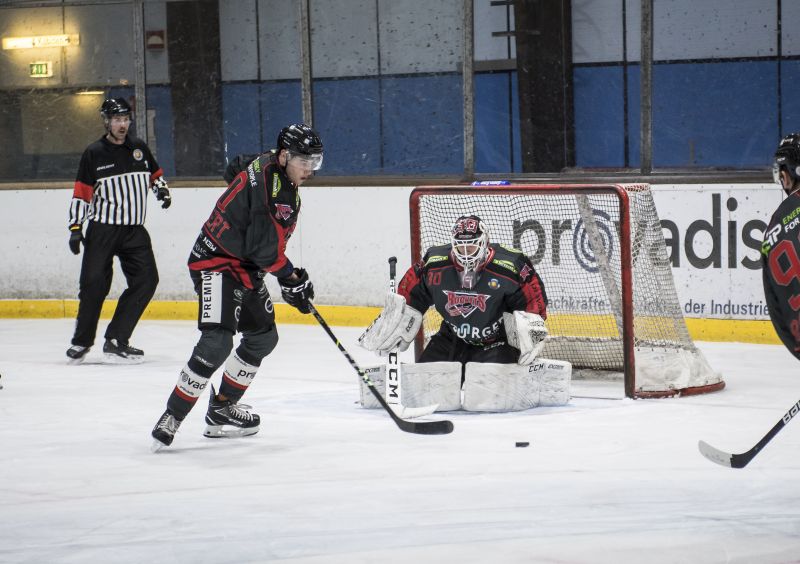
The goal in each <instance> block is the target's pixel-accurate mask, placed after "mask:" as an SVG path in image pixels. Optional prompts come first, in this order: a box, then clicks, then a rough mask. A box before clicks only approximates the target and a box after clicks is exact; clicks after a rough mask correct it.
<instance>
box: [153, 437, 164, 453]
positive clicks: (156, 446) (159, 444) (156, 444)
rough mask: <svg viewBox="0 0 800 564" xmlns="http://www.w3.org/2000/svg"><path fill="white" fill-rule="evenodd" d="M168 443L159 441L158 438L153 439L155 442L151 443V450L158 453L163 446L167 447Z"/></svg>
mask: <svg viewBox="0 0 800 564" xmlns="http://www.w3.org/2000/svg"><path fill="white" fill-rule="evenodd" d="M166 447H167V445H165V444H164V443H162V442H161V441H159V440H158V439H153V444H151V445H150V452H153V453H156V452H158V451H160V450H161V449H162V448H166Z"/></svg>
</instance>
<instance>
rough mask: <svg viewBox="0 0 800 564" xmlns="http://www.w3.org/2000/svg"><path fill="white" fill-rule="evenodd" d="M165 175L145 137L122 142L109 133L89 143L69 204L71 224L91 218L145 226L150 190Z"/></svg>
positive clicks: (100, 221)
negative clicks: (111, 136) (145, 141)
mask: <svg viewBox="0 0 800 564" xmlns="http://www.w3.org/2000/svg"><path fill="white" fill-rule="evenodd" d="M162 175H163V171H162V170H161V167H159V166H158V163H157V162H156V159H155V157H153V154H152V153H151V152H150V149H149V148H148V147H147V145H146V144H145V143H144V141H142V140H141V139H138V138H136V137H131V136H130V135H128V136H126V137H125V142H124V143H122V144H121V145H116V144H114V143H111V142H110V141H109V140H108V139H106V137H105V136H103V137H101V138H100V139H98V140H97V141H95V142H94V143H92V144H91V145H89V146H88V147H87V148H86V150H85V151H84V152H83V156H81V162H80V165H79V166H78V175H77V178H76V179H75V188H74V191H73V195H72V201H71V202H70V207H69V225H80V224H82V223H83V222H84V221H86V220H87V219H91V220H93V221H97V222H99V223H107V224H110V225H143V224H144V220H145V216H146V214H147V192H148V190H153V191H154V192H155V190H154V188H153V181H154V180H155V179H156V178H158V177H159V176H162Z"/></svg>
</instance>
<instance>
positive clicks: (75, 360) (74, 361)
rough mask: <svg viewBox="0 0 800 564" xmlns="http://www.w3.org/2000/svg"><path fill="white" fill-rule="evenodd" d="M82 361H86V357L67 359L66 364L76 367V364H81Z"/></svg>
mask: <svg viewBox="0 0 800 564" xmlns="http://www.w3.org/2000/svg"><path fill="white" fill-rule="evenodd" d="M84 360H86V355H83V356H82V357H80V358H70V357H67V364H71V365H73V366H76V365H78V364H83V361H84Z"/></svg>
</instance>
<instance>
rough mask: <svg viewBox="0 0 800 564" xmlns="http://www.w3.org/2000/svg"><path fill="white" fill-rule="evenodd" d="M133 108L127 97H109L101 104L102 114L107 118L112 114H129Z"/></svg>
mask: <svg viewBox="0 0 800 564" xmlns="http://www.w3.org/2000/svg"><path fill="white" fill-rule="evenodd" d="M131 112H133V110H132V109H131V105H130V104H129V103H128V101H127V100H125V98H109V99H108V100H106V101H105V102H103V105H102V106H100V115H102V116H103V117H104V118H105V119H111V116H129V115H131Z"/></svg>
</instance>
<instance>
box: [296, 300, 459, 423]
mask: <svg viewBox="0 0 800 564" xmlns="http://www.w3.org/2000/svg"><path fill="white" fill-rule="evenodd" d="M309 307H310V309H311V313H313V314H314V317H315V318H316V320H317V322H318V323H319V324H320V325H321V326H322V328H323V329H325V332H326V333H327V334H328V337H330V338H331V341H333V342H334V343H335V344H336V346H337V348H338V349H339V351H340V352H341V353H342V354H343V355H344V357H345V358H346V359H347V361H348V362H349V363H350V366H352V367H353V368H354V369H355V371H356V372H358V375H359V376H361V379H362V380H364V383H365V384H366V385H367V386H368V387H369V390H370V391H371V392H372V395H374V396H375V399H376V400H378V403H379V404H381V407H382V408H383V409H385V410H386V412H387V413H388V414H389V416H390V417H391V418H392V420H393V421H394V422H395V423H396V424H397V426H398V427H400V430H401V431H405V432H406V433H416V434H417V435H446V434H448V433H452V432H453V423H452V422H451V421H446V420H443V421H418V422H417V421H406V420H405V419H401V418H400V417H398V415H397V414H396V413H395V412H394V411H393V410H392V408H391V407H389V404H388V403H386V400H385V399H383V396H382V395H381V393H380V392H379V391H378V390H377V389H376V388H375V384H373V383H372V380H370V378H369V376H367V375H366V374H365V373H364V371H363V370H361V368H359V366H358V364H356V361H355V360H353V357H351V356H350V353H348V352H347V350H346V349H345V348H344V347H343V346H342V343H340V342H339V339H337V338H336V335H334V334H333V331H331V328H330V327H329V326H328V324H327V323H326V321H325V320H324V319H323V318H322V316H321V315H320V314H319V312H318V311H317V308H315V307H314V304H309Z"/></svg>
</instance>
